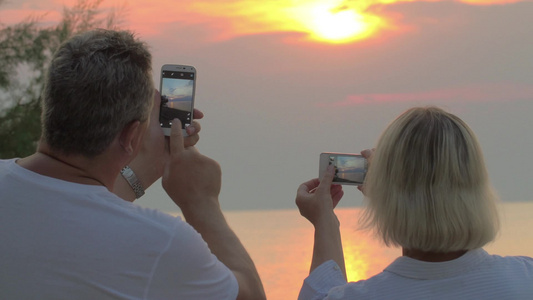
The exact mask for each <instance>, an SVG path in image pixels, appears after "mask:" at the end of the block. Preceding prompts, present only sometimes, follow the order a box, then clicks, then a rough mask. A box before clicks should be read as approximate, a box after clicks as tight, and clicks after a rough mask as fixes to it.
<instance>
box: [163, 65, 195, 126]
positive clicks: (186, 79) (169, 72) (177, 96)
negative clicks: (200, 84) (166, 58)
mask: <svg viewBox="0 0 533 300" xmlns="http://www.w3.org/2000/svg"><path fill="white" fill-rule="evenodd" d="M195 90H196V69H195V68H194V67H193V66H185V65H171V64H166V65H163V66H162V67H161V85H160V87H159V91H160V92H161V109H160V111H159V123H160V124H161V128H163V132H164V133H165V135H167V136H168V135H170V127H171V126H172V120H174V119H175V118H178V119H179V120H180V121H181V126H182V131H183V135H184V136H187V133H186V131H185V128H187V126H189V125H191V122H192V120H193V117H194V116H193V109H194V94H195Z"/></svg>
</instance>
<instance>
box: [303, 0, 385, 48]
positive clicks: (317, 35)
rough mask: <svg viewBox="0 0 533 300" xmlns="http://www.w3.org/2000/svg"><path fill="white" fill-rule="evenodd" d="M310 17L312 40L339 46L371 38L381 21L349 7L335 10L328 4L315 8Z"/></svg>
mask: <svg viewBox="0 0 533 300" xmlns="http://www.w3.org/2000/svg"><path fill="white" fill-rule="evenodd" d="M310 17H311V18H309V20H308V27H309V30H310V37H311V38H312V39H315V40H319V41H324V42H328V43H338V44H340V43H349V42H353V41H355V40H360V39H363V38H366V37H368V36H370V35H371V34H372V32H374V31H375V29H376V27H377V23H378V21H379V20H377V19H376V18H375V17H374V18H373V17H372V16H366V15H363V14H360V13H358V12H356V11H355V10H353V9H350V8H348V7H344V8H342V7H341V8H335V7H332V6H328V5H326V4H320V5H316V6H314V7H313V9H312V11H311V15H310Z"/></svg>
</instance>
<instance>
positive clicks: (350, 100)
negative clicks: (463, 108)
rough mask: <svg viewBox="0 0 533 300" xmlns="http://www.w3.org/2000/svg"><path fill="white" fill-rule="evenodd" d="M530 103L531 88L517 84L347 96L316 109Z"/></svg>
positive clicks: (531, 98) (532, 97) (321, 104)
mask: <svg viewBox="0 0 533 300" xmlns="http://www.w3.org/2000/svg"><path fill="white" fill-rule="evenodd" d="M512 100H533V86H529V85H519V84H491V85H475V86H466V87H459V88H449V89H438V90H431V91H420V92H411V93H376V94H355V95H348V96H347V97H346V98H345V99H344V100H342V101H338V102H333V103H320V104H318V105H319V106H337V107H338V106H351V105H360V104H373V103H392V102H489V101H512Z"/></svg>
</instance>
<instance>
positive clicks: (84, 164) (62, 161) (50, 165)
mask: <svg viewBox="0 0 533 300" xmlns="http://www.w3.org/2000/svg"><path fill="white" fill-rule="evenodd" d="M17 164H19V165H20V166H21V167H23V168H25V169H28V170H30V171H32V172H35V173H38V174H41V175H44V176H48V177H52V178H56V179H61V180H64V181H69V182H74V183H80V184H88V185H102V186H105V187H106V188H107V189H108V190H110V191H112V190H113V184H114V182H115V179H116V176H117V175H118V170H117V172H110V171H111V170H110V169H112V168H110V166H107V167H106V166H104V168H103V169H102V165H104V164H103V163H102V162H100V161H99V159H98V158H94V159H91V158H87V157H84V156H81V155H62V154H58V153H56V152H54V151H50V150H49V149H48V148H47V147H45V146H44V147H43V146H39V149H38V150H37V152H36V153H35V154H33V155H31V156H28V157H25V158H22V159H19V160H17ZM106 169H107V170H106ZM111 173H113V174H111ZM114 173H117V174H114Z"/></svg>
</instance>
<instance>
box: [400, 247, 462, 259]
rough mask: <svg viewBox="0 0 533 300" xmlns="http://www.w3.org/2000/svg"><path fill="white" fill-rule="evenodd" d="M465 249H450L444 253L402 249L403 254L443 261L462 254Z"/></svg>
mask: <svg viewBox="0 0 533 300" xmlns="http://www.w3.org/2000/svg"><path fill="white" fill-rule="evenodd" d="M466 252H467V250H460V251H452V252H446V253H438V252H427V251H422V250H417V249H405V248H403V249H402V253H403V256H407V257H410V258H412V259H416V260H421V261H427V262H444V261H449V260H454V259H457V258H459V257H461V256H463V255H464V254H465V253H466Z"/></svg>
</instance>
